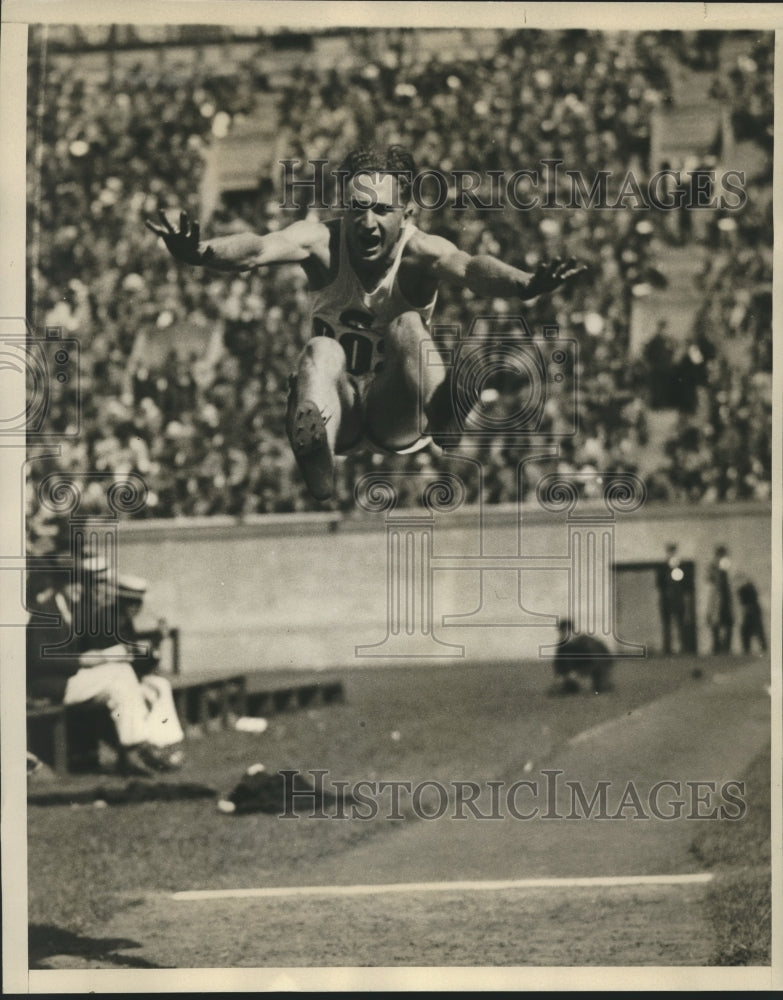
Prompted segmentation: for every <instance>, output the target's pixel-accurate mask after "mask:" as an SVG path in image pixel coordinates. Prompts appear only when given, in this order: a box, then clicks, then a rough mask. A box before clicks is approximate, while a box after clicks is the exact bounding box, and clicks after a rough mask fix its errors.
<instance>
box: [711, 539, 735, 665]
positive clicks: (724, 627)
mask: <svg viewBox="0 0 783 1000" xmlns="http://www.w3.org/2000/svg"><path fill="white" fill-rule="evenodd" d="M730 569H731V560H730V559H729V550H728V549H727V548H726V546H725V545H718V546H716V548H715V555H714V557H713V560H712V562H711V563H710V565H709V569H708V570H707V582H708V584H709V595H708V600H707V624H708V625H709V626H710V629H711V630H712V651H713V653H729V652H731V637H732V635H733V633H734V600H733V598H732V593H731V578H730V576H729V570H730Z"/></svg>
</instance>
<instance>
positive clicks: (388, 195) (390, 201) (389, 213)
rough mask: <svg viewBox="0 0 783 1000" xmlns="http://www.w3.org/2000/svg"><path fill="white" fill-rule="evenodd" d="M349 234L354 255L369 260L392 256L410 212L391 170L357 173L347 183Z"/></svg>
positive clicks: (347, 230) (375, 261) (377, 261)
mask: <svg viewBox="0 0 783 1000" xmlns="http://www.w3.org/2000/svg"><path fill="white" fill-rule="evenodd" d="M346 193H347V195H348V211H347V226H346V238H347V241H348V249H349V251H350V252H351V255H352V256H353V258H354V259H355V260H357V261H359V262H364V263H367V264H379V263H384V262H386V260H387V259H388V258H389V257H391V255H392V253H393V251H394V247H395V244H396V242H397V237H398V236H399V235H400V229H401V228H402V224H403V222H404V221H405V217H406V215H407V214H409V213H408V211H407V207H406V205H405V204H404V202H403V201H402V197H401V195H400V187H399V181H398V179H397V178H396V177H393V176H392V175H391V174H357V175H356V177H352V178H351V180H350V181H349V182H348V186H347V192H346Z"/></svg>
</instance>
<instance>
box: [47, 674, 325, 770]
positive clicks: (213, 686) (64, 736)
mask: <svg viewBox="0 0 783 1000" xmlns="http://www.w3.org/2000/svg"><path fill="white" fill-rule="evenodd" d="M163 676H165V677H167V678H168V680H169V682H170V683H171V688H172V694H173V697H174V704H175V705H176V707H177V715H178V717H179V720H180V723H181V725H182V728H183V730H184V732H185V735H186V736H187V737H190V738H192V737H197V736H200V735H204V734H207V733H210V732H215V731H218V730H220V729H224V728H230V727H231V726H233V724H234V722H235V721H236V719H238V718H240V717H242V716H248V715H249V716H268V715H273V714H276V713H278V712H292V711H297V710H299V709H305V708H318V707H322V706H327V705H333V704H339V703H341V702H342V701H344V690H343V685H342V682H341V681H339V680H335V679H331V678H317V679H312V678H308V679H307V680H304V681H297V679H296V676H295V675H291V674H288V675H284V676H282V677H281V676H277V677H276V676H275V675H273V674H272V675H266V674H260V673H257V672H251V673H234V674H225V673H220V672H218V671H198V672H196V671H194V672H192V673H163ZM100 741H104V742H106V743H108V744H109V745H113V744H116V735H115V732H114V726H113V724H112V722H111V718H110V717H109V713H108V711H107V709H106V708H105V707H104V706H103V705H96V704H91V703H86V704H84V705H70V706H68V707H67V708H66V707H65V706H63V705H58V704H50V703H35V702H33V703H31V704H29V705H28V708H27V746H28V749H30V750H31V751H32V752H33V753H34V754H36V756H38V757H39V758H40V759H41V760H43V761H45V762H46V763H47V764H50V765H51V767H52V768H53V769H54V770H55V771H57V772H59V773H66V772H78V771H84V770H92V769H93V768H94V767H95V766H96V765H97V753H98V744H99V742H100Z"/></svg>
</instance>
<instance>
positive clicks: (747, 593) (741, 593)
mask: <svg viewBox="0 0 783 1000" xmlns="http://www.w3.org/2000/svg"><path fill="white" fill-rule="evenodd" d="M737 599H738V600H739V603H740V606H741V608H742V621H741V622H740V638H741V640H742V651H743V653H749V652H750V650H751V646H752V643H753V640H754V639H756V640H757V641H758V644H759V648H760V649H761V651H762V653H764V652H766V650H767V637H766V633H765V631H764V621H763V615H762V611H761V605H760V604H759V594H758V590H757V589H756V585H755V584H754V583H753V581H752V580H751V579H750V578H748V577H745V578H744V580H743V582H742V583H741V584H740V586H739V587H738V588H737Z"/></svg>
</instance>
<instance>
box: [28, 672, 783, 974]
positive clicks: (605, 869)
mask: <svg viewBox="0 0 783 1000" xmlns="http://www.w3.org/2000/svg"><path fill="white" fill-rule="evenodd" d="M767 680H768V672H767V668H766V666H765V664H763V663H756V664H752V665H750V666H747V667H742V668H740V669H738V670H734V671H731V672H726V673H724V674H721V673H719V672H718V673H715V674H713V675H712V676H711V677H709V678H705V680H704V683H703V685H696V686H686V687H684V688H683V689H681V690H679V691H677V692H674V693H673V694H668V695H666V696H664V697H661V698H659V699H657V700H655V701H652V702H650V703H649V704H646V705H644V706H641V707H640V708H638V709H634V710H633V711H631V712H629V713H627V714H625V715H622V716H620V717H616V718H613V719H610V720H608V721H606V722H603V723H601V724H599V725H598V726H596V727H594V728H593V729H592V730H586V731H583V732H581V733H579V734H578V735H577V736H575V737H573V738H571V739H570V740H569V742H568V743H567V744H565V745H564V746H562V747H560V748H559V749H558V750H556V751H554V752H553V753H552V754H550V755H549V756H548V757H547V758H546V759H542V760H540V761H531V762H530V763H529V765H528V771H527V774H526V775H525V777H527V778H529V779H530V780H533V781H536V780H537V781H538V782H539V785H540V787H542V788H543V783H544V782H545V781H546V780H547V779H546V778H545V777H543V776H542V774H543V770H544V769H546V770H550V771H562V775H558V776H557V777H558V785H557V796H556V798H554V799H549V800H546V799H545V798H542V797H541V796H539V799H537V800H536V801H535V802H534V801H533V800H532V799H531V798H524V797H521V798H520V799H519V808H520V809H526V810H529V809H531V808H532V807H533V806H534V805H536V804H538V805H539V807H540V809H539V815H538V816H537V817H536V818H534V819H529V820H520V819H517V818H514V816H512V815H506V816H505V817H504V819H503V820H502V821H486V820H479V819H475V818H469V819H467V820H465V821H462V822H458V821H455V820H453V819H450V818H449V814H447V815H445V816H443V817H442V818H441V819H438V820H432V821H425V820H418V821H414V822H406V823H405V824H400V825H399V826H398V827H397V828H396V829H395V830H394V831H393V832H392V833H391V834H389V835H388V836H385V837H383V839H382V841H380V842H379V841H377V840H375V839H370V840H369V841H368V842H367V843H365V844H359V845H358V846H355V847H353V848H351V849H350V850H347V851H345V852H344V853H342V854H338V855H332V856H329V857H325V858H320V859H319V858H314V859H312V860H310V861H309V862H307V863H304V864H302V865H301V866H299V867H298V868H297V870H295V871H280V872H277V873H270V877H269V879H268V880H267V881H266V883H265V884H266V885H267V886H274V885H277V886H316V887H317V886H338V885H340V886H349V885H355V884H358V883H371V884H375V885H381V884H388V883H407V882H450V881H454V880H482V879H493V880H495V879H521V878H530V877H533V876H549V877H563V876H597V875H613V876H618V875H646V874H667V875H671V874H677V873H688V872H696V871H697V870H698V865H697V862H696V860H695V858H694V857H693V856H692V855H691V854H689V850H688V848H689V845H690V844H691V842H692V840H693V838H694V836H695V833H696V829H695V828H696V827H697V826H698V825H699V822H700V821H699V820H697V819H694V818H687V814H688V812H690V813H691V814H693V813H694V812H696V813H699V814H703V813H708V812H709V811H710V809H711V808H712V807H713V806H714V805H715V799H714V797H712V799H711V800H710V802H709V803H707V804H704V803H702V804H699V803H696V804H695V805H694V803H693V800H692V799H689V800H688V801H687V805H686V808H685V810H684V815H683V816H682V817H681V818H680V819H667V820H664V819H656V818H650V819H641V818H632V817H634V815H637V816H638V815H639V813H638V810H637V809H636V807H635V806H631V807H630V808H627V809H625V810H624V811H619V806H620V804H621V802H622V796H623V793H624V790H625V789H626V786H627V783H628V782H629V781H631V780H632V781H633V783H634V787H635V790H636V792H637V793H638V798H639V801H640V802H641V804H642V806H643V808H644V810H645V811H649V808H648V807H649V792H650V789H651V788H652V786H653V785H655V783H656V782H660V781H663V780H669V781H673V782H680V783H682V784H681V787H682V788H683V790H684V791H683V795H681V796H680V797H681V798H686V799H687V795H686V794H685V790H686V789H687V786H686V785H685V782H694V781H709V782H714V783H715V787H716V788H720V786H721V784H722V783H723V782H726V781H729V780H733V779H741V778H742V775H743V768H744V767H745V765H746V764H747V763H748V762H749V760H750V759H751V758H752V757H753V756H754V754H756V753H757V752H758V751H759V750H760V749H761V748H762V747H763V746H764V743H765V741H766V740H767V739H768V736H769V708H770V705H769V696H768V693H767V691H766V690H765V684H766V683H767ZM519 777H520V776H519V775H518V774H515V775H514V776H513V779H512V778H509V780H510V781H511V780H516V779H518V778H519ZM599 780H603V781H608V782H609V783H610V784H609V786H608V793H607V794H608V802H609V810H608V811H609V813H610V814H612V815H616V814H618V812H619V815H618V816H617V818H615V819H598V818H596V816H595V815H594V814H593V815H592V816H591V817H590V818H584V817H583V818H580V819H578V820H574V821H568V820H566V819H565V818H564V817H565V816H566V815H568V814H569V813H570V812H571V811H572V808H573V803H572V798H571V792H570V789H569V787H568V786H567V785H565V784H564V782H566V781H580V782H582V784H583V786H584V789H585V791H586V792H587V794H588V796H589V795H590V794H591V793H592V791H593V790H594V789H595V785H596V782H597V781H599ZM672 797H674V796H672V795H671V794H670V793H665V794H662V795H661V797H660V805H661V807H662V808H663V809H665V808H667V807H666V804H667V802H669V801H670V799H671V798H672ZM547 810H549V811H550V812H552V813H553V814H556V815H558V816H560V817H562V818H552V819H548V820H547V819H544V818H542V815H541V813H543V812H544V811H547ZM230 821H231V820H229V822H230ZM272 821H274V820H272ZM306 821H307V820H306V819H304V818H303V819H302V820H300V822H306ZM208 887H209V882H208V879H206V878H205V888H208ZM237 888H240V887H239V886H237ZM243 888H246V887H243ZM703 892H704V888H703V886H702V885H698V884H696V885H694V884H686V885H668V886H633V887H627V886H611V887H605V888H595V887H591V888H560V887H557V888H552V889H539V888H536V889H503V890H495V891H482V892H461V891H453V892H452V891H446V892H427V891H423V890H413V891H410V892H407V893H403V894H393V895H381V894H377V895H365V896H358V897H357V896H347V897H345V898H337V899H335V898H325V897H324V896H323V895H321V896H319V895H318V893H317V892H316V893H314V894H311V895H307V896H304V897H301V898H282V899H226V900H207V901H197V902H194V901H190V900H189V901H180V900H176V899H174V898H173V897H172V894H171V893H166V894H164V893H155V894H149V895H147V896H144V897H141V898H139V897H138V896H137V897H136V898H135V900H134V903H135V905H133V906H130V907H129V908H126V909H123V910H121V911H120V912H118V913H117V914H116V915H115V917H114V918H112V920H111V921H110V922H109V923H108V924H107V925H106V926H105V927H104V928H103V932H102V934H101V936H102V937H105V938H106V939H114V941H115V942H116V947H115V948H114V950H113V951H114V956H115V957H114V962H115V965H119V966H121V965H126V967H127V966H136V967H139V966H142V967H143V966H146V967H147V968H149V967H158V968H161V967H162V968H180V969H182V968H217V967H220V968H258V967H267V968H269V967H285V966H291V967H302V966H306V967H318V966H346V965H349V966H376V967H377V966H394V965H414V966H415V965H422V966H424V965H426V966H438V965H450V966H460V965H466V966H470V965H484V966H503V965H507V966H520V965H528V966H530V965H533V966H535V965H540V966H545V965H550V964H556V965H558V966H563V965H574V966H579V965H623V966H625V965H635V966H644V965H667V966H678V965H682V966H693V965H703V964H706V963H707V961H708V959H709V954H710V950H711V947H712V941H711V937H710V929H709V927H708V926H706V924H705V922H704V918H703V914H702V909H701V906H700V900H701V894H702V893H703ZM90 964H91V963H90V961H89V960H88V959H84V960H83V961H80V960H79V959H78V958H77V957H75V956H73V955H70V956H56V955H54V956H50V958H49V959H48V960H47V963H46V965H47V966H48V968H58V967H59V968H66V967H67V968H69V969H75V968H79V967H82V968H89V967H90ZM107 965H108V966H109V967H110V966H111V963H107V962H106V961H105V960H104V961H103V962H102V967H103V968H107Z"/></svg>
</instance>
